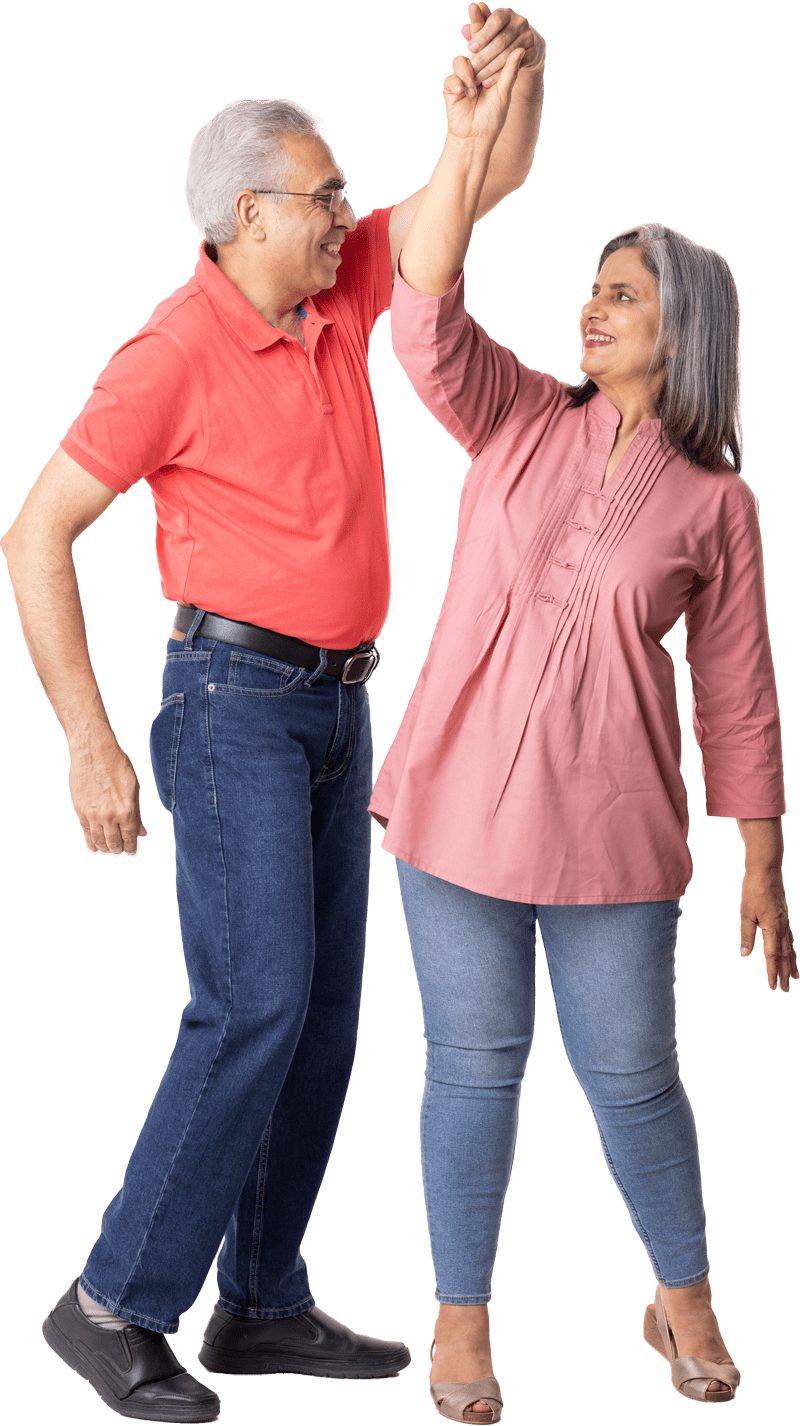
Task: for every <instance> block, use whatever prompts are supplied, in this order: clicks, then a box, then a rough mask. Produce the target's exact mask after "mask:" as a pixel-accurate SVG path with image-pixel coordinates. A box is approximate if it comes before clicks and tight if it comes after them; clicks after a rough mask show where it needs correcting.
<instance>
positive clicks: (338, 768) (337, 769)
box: [311, 683, 356, 792]
mask: <svg viewBox="0 0 800 1426" xmlns="http://www.w3.org/2000/svg"><path fill="white" fill-rule="evenodd" d="M346 688H347V685H346V684H343V683H340V684H339V717H338V720H337V724H336V733H335V736H334V739H333V748H334V749H335V748H336V744H337V741H338V738H339V729H340V728H341V725H342V717H341V713H342V704H343V702H344V698H343V696H342V695H343V694H344V693H345V689H346ZM346 696H347V695H346V694H345V697H346ZM348 701H349V705H350V734H349V737H348V742H347V748H346V749H345V751H344V752H343V753H341V754H340V755H339V756H338V758H337V760H336V762H335V764H334V770H333V772H328V766H329V762H330V759H326V761H325V764H324V766H323V768H322V771H321V772H320V774H319V776H318V777H317V778H316V780H315V781H314V782H312V784H311V790H312V792H313V791H314V789H315V788H317V787H319V785H320V783H322V782H335V780H336V778H337V777H341V775H342V773H343V772H345V771H346V769H347V768H348V767H349V765H350V758H351V757H352V753H353V743H354V741H355V731H356V706H355V689H353V690H352V691H350V697H349V700H348Z"/></svg>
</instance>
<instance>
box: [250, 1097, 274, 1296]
mask: <svg viewBox="0 0 800 1426" xmlns="http://www.w3.org/2000/svg"><path fill="white" fill-rule="evenodd" d="M271 1138H272V1119H271V1118H270V1121H269V1124H268V1125H267V1131H266V1133H265V1134H264V1136H263V1138H262V1140H261V1144H260V1146H259V1154H258V1183H257V1185H256V1202H255V1208H254V1211H253V1248H252V1251H251V1254H250V1282H249V1288H250V1307H251V1310H254V1311H257V1310H258V1291H257V1286H256V1285H257V1280H258V1262H259V1258H260V1257H261V1238H262V1234H263V1228H264V1197H265V1187H266V1181H267V1163H268V1161H269V1146H270V1140H271Z"/></svg>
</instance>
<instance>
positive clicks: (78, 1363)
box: [42, 1317, 219, 1422]
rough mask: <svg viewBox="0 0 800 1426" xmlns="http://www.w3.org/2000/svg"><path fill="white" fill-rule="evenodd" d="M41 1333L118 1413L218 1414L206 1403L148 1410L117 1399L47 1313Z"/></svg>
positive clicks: (154, 1416) (151, 1417) (157, 1417)
mask: <svg viewBox="0 0 800 1426" xmlns="http://www.w3.org/2000/svg"><path fill="white" fill-rule="evenodd" d="M42 1335H43V1337H44V1340H45V1341H46V1343H47V1345H48V1347H51V1348H52V1350H53V1351H54V1352H55V1354H56V1356H57V1357H60V1358H61V1360H62V1362H66V1364H67V1366H68V1367H72V1370H73V1371H74V1372H77V1373H78V1376H81V1377H83V1379H84V1381H88V1383H89V1385H90V1386H93V1387H94V1389H95V1391H96V1392H97V1395H98V1396H99V1397H101V1398H102V1400H103V1401H104V1402H105V1404H106V1406H110V1407H111V1410H112V1411H116V1412H117V1414H118V1415H119V1416H129V1417H133V1418H134V1419H135V1420H137V1421H168V1422H173V1421H174V1422H194V1421H216V1420H217V1419H218V1417H219V1406H217V1407H216V1408H213V1407H210V1406H209V1407H206V1409H205V1411H204V1410H203V1408H202V1407H198V1406H184V1407H181V1406H179V1405H177V1404H176V1405H175V1406H174V1407H172V1408H170V1407H169V1406H154V1407H152V1408H151V1409H150V1410H149V1411H148V1410H146V1409H144V1408H143V1407H141V1406H139V1407H138V1410H137V1409H136V1408H137V1403H136V1402H133V1401H130V1400H128V1401H124V1400H123V1401H120V1399H119V1397H117V1396H114V1394H113V1392H111V1391H109V1389H108V1387H107V1385H106V1383H105V1382H104V1381H103V1379H102V1377H100V1376H99V1374H96V1373H93V1372H92V1371H91V1369H90V1366H89V1363H88V1362H87V1361H85V1359H84V1358H83V1357H81V1356H80V1355H79V1354H78V1353H77V1352H76V1351H75V1348H74V1347H73V1346H72V1343H71V1342H70V1341H69V1340H68V1338H67V1337H65V1336H64V1334H63V1332H60V1331H59V1329H58V1327H56V1324H55V1322H53V1321H52V1320H51V1318H49V1317H46V1318H45V1320H44V1322H43V1323H42Z"/></svg>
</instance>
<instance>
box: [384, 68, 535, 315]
mask: <svg viewBox="0 0 800 1426" xmlns="http://www.w3.org/2000/svg"><path fill="white" fill-rule="evenodd" d="M524 54H525V51H524V50H523V49H515V50H512V51H511V52H510V54H509V55H508V56H507V57H506V60H505V64H504V66H503V69H502V70H501V72H500V73H499V74H498V75H497V77H496V79H495V81H494V83H493V84H491V85H490V86H488V87H486V86H483V87H481V88H480V89H478V88H476V81H475V76H474V73H473V70H472V67H471V65H470V62H469V60H468V59H466V58H465V57H464V56H463V55H459V56H458V57H457V58H456V59H454V61H453V73H452V74H450V75H448V77H447V79H446V80H445V84H444V98H445V104H446V106H447V138H446V139H445V145H444V149H443V150H442V156H441V158H440V159H439V162H438V163H437V165H436V167H435V169H434V171H433V173H432V175H431V178H430V180H429V182H428V185H427V187H426V188H425V189H424V190H423V193H422V195H421V197H420V201H419V204H418V206H417V209H416V212H415V214H414V219H413V222H412V223H411V226H410V228H409V231H408V234H407V237H406V240H405V242H404V244H403V256H402V262H401V270H402V275H403V277H404V279H405V281H406V282H407V283H408V285H409V286H410V287H413V288H415V290H416V291H417V292H425V293H428V294H429V295H430V296H432V297H442V296H444V294H445V293H446V292H447V291H449V289H450V287H451V286H452V283H453V278H454V276H455V275H456V274H457V273H458V272H460V270H461V268H462V267H463V265H464V258H465V257H466V254H467V248H468V247H469V241H470V238H471V237H472V229H473V226H474V224H475V221H476V218H477V216H478V208H479V203H480V198H481V193H482V192H483V187H484V184H485V182H486V178H487V174H488V172H489V165H490V162H491V158H492V154H493V152H494V149H495V147H496V144H497V141H498V139H499V137H500V134H501V132H502V129H503V125H504V123H505V121H506V117H507V115H508V111H509V106H510V103H511V97H512V93H513V90H514V87H515V82H516V80H517V75H518V71H519V67H520V64H521V62H522V59H523V57H524Z"/></svg>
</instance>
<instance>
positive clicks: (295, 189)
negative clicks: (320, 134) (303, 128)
mask: <svg viewBox="0 0 800 1426" xmlns="http://www.w3.org/2000/svg"><path fill="white" fill-rule="evenodd" d="M281 143H282V146H283V149H284V152H285V153H286V154H287V155H288V157H289V172H288V174H287V176H286V182H285V185H284V187H285V189H286V191H287V192H291V193H294V194H313V195H315V196H313V197H291V198H285V199H284V200H283V202H282V203H272V202H270V200H269V199H268V198H262V200H261V201H262V204H263V207H262V208H261V213H262V216H263V220H264V226H265V230H266V236H267V243H266V249H265V257H266V259H267V260H268V262H269V263H270V265H272V264H275V265H279V267H280V272H281V276H282V277H283V278H284V279H285V281H286V286H287V288H289V289H291V290H292V291H296V292H298V293H300V294H302V295H303V296H313V294H314V293H315V292H320V291H321V290H322V289H323V288H325V287H333V284H334V283H335V281H336V271H337V268H338V267H339V264H340V263H341V261H342V259H341V257H340V256H339V248H340V247H341V245H342V243H343V242H344V240H345V237H346V236H347V234H348V233H349V232H350V233H352V232H353V230H354V228H355V226H356V220H355V218H354V217H353V214H352V212H351V210H350V208H348V206H347V204H343V205H342V207H341V208H340V209H339V210H338V212H336V213H331V212H330V210H329V208H328V207H327V204H328V202H329V201H330V196H331V192H332V191H334V190H336V189H339V188H343V187H344V181H345V180H344V174H343V173H342V170H341V169H340V168H339V165H338V164H337V163H336V160H335V159H334V157H333V154H332V153H331V151H330V149H329V148H328V145H327V144H325V143H323V141H322V139H318V138H307V137H302V136H300V135H298V134H287V135H286V137H285V138H284V139H282V140H281Z"/></svg>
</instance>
